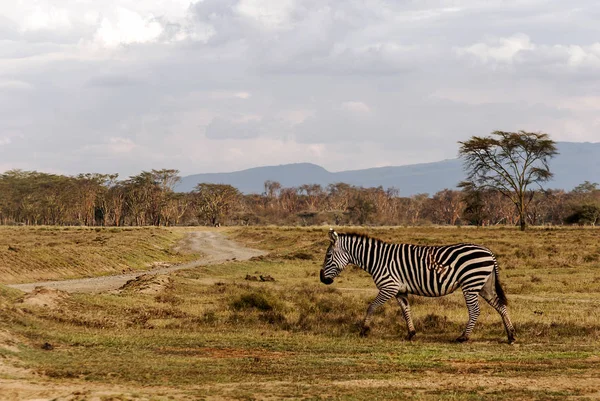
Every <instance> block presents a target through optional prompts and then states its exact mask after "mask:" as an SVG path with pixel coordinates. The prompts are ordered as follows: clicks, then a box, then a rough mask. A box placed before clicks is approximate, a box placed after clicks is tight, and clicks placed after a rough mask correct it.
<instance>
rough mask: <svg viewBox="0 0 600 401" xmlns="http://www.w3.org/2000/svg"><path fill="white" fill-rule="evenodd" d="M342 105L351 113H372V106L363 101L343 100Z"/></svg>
mask: <svg viewBox="0 0 600 401" xmlns="http://www.w3.org/2000/svg"><path fill="white" fill-rule="evenodd" d="M341 107H342V109H343V110H346V111H349V112H351V113H358V114H371V108H370V107H369V106H368V105H367V104H366V103H363V102H355V101H349V102H343V103H342V104H341Z"/></svg>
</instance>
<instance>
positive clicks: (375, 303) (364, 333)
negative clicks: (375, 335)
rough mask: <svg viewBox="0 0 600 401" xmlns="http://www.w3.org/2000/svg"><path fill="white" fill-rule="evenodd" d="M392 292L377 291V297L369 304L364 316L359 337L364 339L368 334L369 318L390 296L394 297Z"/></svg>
mask: <svg viewBox="0 0 600 401" xmlns="http://www.w3.org/2000/svg"><path fill="white" fill-rule="evenodd" d="M394 292H395V291H393V290H389V289H380V290H379V294H377V296H376V297H375V299H374V300H373V302H371V304H370V305H369V307H368V308H367V315H366V316H365V320H364V321H363V325H362V328H361V329H360V336H361V337H366V336H367V334H369V331H370V330H371V326H370V323H371V318H372V316H373V313H375V311H376V310H377V308H379V307H380V306H381V305H383V304H384V303H386V302H387V301H388V300H389V299H390V298H391V297H392V296H394Z"/></svg>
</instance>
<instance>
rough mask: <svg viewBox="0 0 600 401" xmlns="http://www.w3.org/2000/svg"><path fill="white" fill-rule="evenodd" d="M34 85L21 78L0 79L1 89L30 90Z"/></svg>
mask: <svg viewBox="0 0 600 401" xmlns="http://www.w3.org/2000/svg"><path fill="white" fill-rule="evenodd" d="M33 88H34V86H33V85H32V84H31V83H29V82H25V81H20V80H0V90H17V91H29V90H32V89H33Z"/></svg>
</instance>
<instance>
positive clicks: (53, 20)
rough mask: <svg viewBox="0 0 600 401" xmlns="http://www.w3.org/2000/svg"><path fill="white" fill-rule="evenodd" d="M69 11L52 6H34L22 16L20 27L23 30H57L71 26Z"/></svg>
mask: <svg viewBox="0 0 600 401" xmlns="http://www.w3.org/2000/svg"><path fill="white" fill-rule="evenodd" d="M71 25H72V24H71V19H70V16H69V11H68V10H66V9H62V8H56V7H53V6H47V7H41V6H36V7H35V8H33V10H31V11H30V12H29V13H28V14H27V15H26V16H25V17H24V18H23V22H22V24H21V29H22V30H24V31H37V30H57V29H67V28H70V27H71Z"/></svg>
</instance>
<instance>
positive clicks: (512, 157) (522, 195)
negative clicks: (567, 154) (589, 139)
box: [458, 131, 558, 230]
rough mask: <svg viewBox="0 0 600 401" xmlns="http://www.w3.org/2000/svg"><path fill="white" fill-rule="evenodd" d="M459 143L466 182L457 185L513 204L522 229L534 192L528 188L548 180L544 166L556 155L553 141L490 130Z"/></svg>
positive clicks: (533, 134)
mask: <svg viewBox="0 0 600 401" xmlns="http://www.w3.org/2000/svg"><path fill="white" fill-rule="evenodd" d="M459 144H460V145H461V146H460V149H459V152H458V153H459V155H460V157H462V159H463V160H464V168H465V171H466V172H467V179H466V180H465V181H463V182H461V183H460V184H459V186H460V187H462V188H464V189H468V190H471V191H473V190H480V189H494V190H497V191H499V192H500V193H501V194H502V195H504V196H506V197H508V198H509V199H510V200H511V201H512V202H513V203H514V204H515V206H516V208H517V213H518V215H519V225H520V227H521V230H525V227H526V225H527V222H526V216H527V208H528V206H529V203H530V202H531V200H532V199H533V195H534V193H535V191H534V190H532V189H530V185H531V184H537V185H539V186H540V187H541V184H542V183H543V182H546V181H548V180H549V179H550V178H552V175H553V174H552V173H551V172H550V167H549V164H548V163H549V160H550V159H551V158H552V157H553V156H555V155H556V154H558V151H557V150H556V142H554V141H553V140H551V139H550V137H549V136H548V134H545V133H538V132H525V131H519V132H504V131H494V132H492V134H491V135H490V136H486V137H478V136H473V137H471V139H469V140H468V141H464V142H459Z"/></svg>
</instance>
